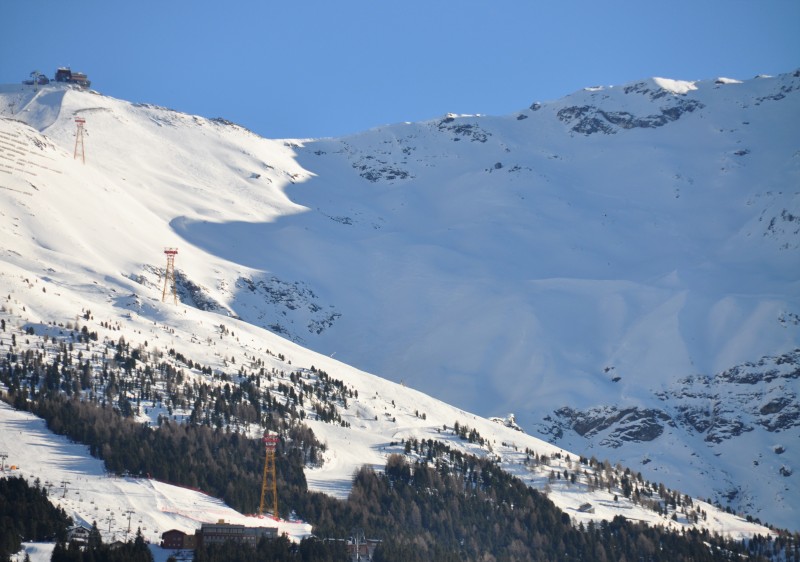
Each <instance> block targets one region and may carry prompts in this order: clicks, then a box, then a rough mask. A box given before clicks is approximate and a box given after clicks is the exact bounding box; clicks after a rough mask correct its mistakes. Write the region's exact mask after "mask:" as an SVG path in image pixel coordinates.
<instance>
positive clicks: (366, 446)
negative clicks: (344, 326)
mask: <svg viewBox="0 0 800 562" xmlns="http://www.w3.org/2000/svg"><path fill="white" fill-rule="evenodd" d="M26 292H27V294H28V296H29V297H30V298H29V299H28V301H27V302H35V303H38V304H40V305H41V304H43V303H45V302H47V301H48V300H52V299H53V297H48V296H47V295H48V293H41V292H40V291H39V290H38V287H36V288H33V287H32V288H30V289H29V290H28V291H26ZM40 295H41V296H40ZM15 296H17V295H16V294H15V295H12V299H11V300H10V301H7V302H6V303H4V309H5V312H4V313H3V314H2V319H3V320H4V321H5V325H6V327H7V330H6V331H4V332H0V344H2V345H3V347H4V348H5V349H10V348H11V342H12V338H16V340H17V341H18V342H20V344H19V347H17V348H15V349H16V350H17V351H18V352H19V353H24V352H25V351H26V350H28V349H31V350H40V349H43V350H45V351H46V352H48V353H49V352H55V351H56V350H58V349H59V347H60V342H61V341H64V342H67V341H73V339H74V338H73V336H72V335H70V330H69V329H67V328H65V327H60V326H57V325H53V324H49V325H46V323H42V322H37V321H36V320H34V318H35V316H34V315H33V313H31V312H30V311H29V310H27V308H28V307H27V306H26V307H25V310H21V309H20V302H19V301H16V300H15V298H14V297H15ZM154 305H155V306H157V307H160V308H163V309H164V310H165V312H166V316H167V318H166V320H165V323H164V324H160V323H153V322H152V321H150V320H147V319H145V318H144V317H142V316H139V315H135V314H134V315H132V316H131V318H129V319H128V321H126V322H125V323H124V324H122V323H121V324H119V325H111V326H109V324H106V323H105V321H97V322H94V321H92V322H91V323H92V327H93V328H94V327H96V328H97V330H98V333H99V336H100V340H101V341H100V342H98V343H96V344H88V345H86V347H84V344H81V345H79V346H76V349H75V350H74V354H75V356H76V358H77V354H78V353H80V352H83V353H84V354H85V355H84V356H89V355H97V356H102V352H101V350H102V346H103V345H104V343H102V340H108V339H111V338H113V337H116V338H119V337H120V336H122V337H124V338H125V340H126V341H127V342H129V343H130V344H131V345H132V346H138V345H140V343H141V342H142V341H143V340H147V341H149V342H151V343H150V345H149V347H150V348H151V349H153V346H154V345H155V344H157V343H161V342H160V340H162V339H163V338H164V334H168V340H169V341H168V344H169V345H170V346H174V347H175V349H176V350H179V351H180V352H181V353H185V354H187V355H191V356H193V357H195V358H196V359H200V360H202V361H207V362H208V364H209V365H211V366H213V368H214V369H215V370H216V369H223V368H224V367H225V365H227V364H233V363H234V362H235V363H236V364H239V365H242V364H246V363H247V359H248V357H249V358H252V357H254V356H260V357H263V358H264V360H265V365H266V366H267V368H273V367H274V368H275V370H274V371H273V372H276V373H277V372H279V371H278V367H283V368H288V366H289V365H290V363H291V365H292V367H291V368H293V369H295V370H296V372H300V373H302V376H307V377H310V376H312V371H311V370H310V368H311V366H312V365H314V366H315V368H316V369H324V370H325V371H327V372H328V373H330V375H332V376H334V377H336V378H337V379H339V380H342V381H343V382H344V383H345V384H346V386H347V388H349V389H353V390H354V391H356V392H357V395H358V397H357V398H355V399H353V400H349V401H348V405H347V406H346V407H343V408H341V413H342V417H343V419H344V421H346V422H347V423H348V424H349V427H344V426H342V425H339V424H331V423H323V422H321V421H319V420H314V419H313V415H312V414H311V412H312V408H311V404H310V403H307V405H306V408H307V411H308V414H307V415H308V419H309V421H308V424H309V426H310V427H311V428H312V429H313V430H314V432H315V434H316V435H317V437H318V438H319V439H320V440H321V441H323V442H324V443H325V444H326V445H327V451H326V452H325V454H324V457H325V458H324V462H323V463H322V464H321V465H319V466H315V467H308V468H307V469H306V477H307V480H308V482H309V487H310V488H311V489H314V490H319V491H322V492H325V493H328V494H331V495H333V496H335V497H341V498H346V497H347V494H348V493H349V490H350V487H351V480H352V476H353V473H354V472H355V471H356V470H357V469H358V468H359V467H361V466H363V465H368V466H369V465H371V466H373V467H375V468H376V469H381V468H382V467H383V465H384V463H385V461H386V457H387V456H388V455H389V454H392V453H402V452H403V445H402V444H401V443H402V441H403V440H409V439H418V440H427V439H434V440H440V441H443V442H445V443H447V444H448V445H450V446H451V447H452V448H454V449H457V450H462V451H464V452H468V453H471V454H476V455H479V456H482V457H483V456H491V457H492V458H494V459H496V461H497V462H498V463H500V465H501V466H502V467H504V468H505V469H506V470H507V471H509V472H511V473H512V474H515V475H517V476H518V477H519V478H521V479H522V480H523V481H525V482H527V483H528V484H529V485H531V486H534V487H536V488H539V489H541V490H547V493H548V494H549V497H550V498H551V499H552V500H553V501H554V502H555V503H556V505H558V506H560V507H561V509H563V510H564V511H565V512H566V513H568V514H569V516H570V517H571V518H572V519H573V520H575V521H576V522H583V523H587V522H589V521H591V520H594V521H599V520H603V519H606V520H610V519H612V518H613V517H615V516H616V515H623V516H625V517H628V518H630V519H635V520H640V521H647V522H650V523H652V524H658V525H663V526H666V527H671V528H674V529H681V528H691V527H694V526H700V527H704V528H708V529H711V530H712V531H716V532H719V533H722V534H725V535H728V536H731V537H735V538H742V537H746V536H752V535H754V534H762V535H764V534H766V533H769V530H768V529H766V528H765V527H763V526H761V525H757V524H754V523H751V522H747V521H745V520H744V519H743V518H742V517H740V516H735V515H732V514H728V513H725V512H723V511H721V510H719V509H717V508H715V507H713V506H711V505H709V504H707V503H706V502H704V501H700V500H694V502H693V506H692V508H691V509H689V508H686V509H685V510H684V509H683V508H681V509H680V510H679V511H677V512H676V513H675V518H674V519H673V518H672V517H671V515H670V514H659V513H656V511H654V510H653V509H651V508H648V507H647V506H644V505H642V504H638V503H634V502H632V501H631V500H629V499H627V498H625V497H622V494H621V492H620V490H619V489H618V488H617V487H614V488H612V489H610V490H608V489H605V488H603V487H600V488H597V489H592V488H590V487H589V486H588V485H587V483H586V482H584V480H583V477H580V478H579V480H578V481H577V482H570V481H568V480H567V479H566V478H562V477H561V476H560V473H562V472H564V471H565V470H570V471H576V474H577V473H580V472H582V471H583V470H586V471H587V472H588V473H589V474H591V475H594V474H595V473H596V474H600V473H601V469H599V468H589V467H588V466H584V465H581V464H579V462H578V456H577V455H575V454H570V453H568V452H567V451H564V450H563V449H560V448H558V447H556V446H553V445H550V444H548V443H546V442H544V441H541V440H540V439H537V438H535V437H533V436H530V435H526V434H524V433H522V432H520V431H519V430H518V429H515V428H513V427H509V426H507V425H506V424H503V423H498V422H496V421H490V420H487V419H484V418H481V417H479V416H476V415H473V414H470V413H468V412H465V411H463V410H461V409H458V408H455V407H453V406H450V405H447V404H445V403H443V402H440V401H438V400H436V399H434V398H431V397H429V396H427V395H424V394H422V393H420V392H419V391H416V390H413V389H410V388H407V387H404V386H402V385H398V384H397V383H393V382H390V381H387V380H385V379H381V378H378V377H375V376H374V375H370V374H367V373H364V372H361V371H358V370H357V369H354V368H352V367H349V366H347V365H344V364H342V363H339V362H338V361H336V360H334V359H331V358H329V357H325V356H321V355H318V354H316V353H314V352H311V351H308V350H306V349H303V348H301V347H298V346H296V345H294V344H292V343H290V342H288V341H286V340H282V339H281V338H280V337H278V336H275V335H274V334H271V333H269V332H266V331H264V330H262V329H259V328H255V327H253V326H250V325H248V324H245V323H242V322H239V321H235V320H234V321H228V322H226V325H227V326H228V328H230V330H231V332H230V338H231V339H232V341H230V342H226V341H221V342H218V343H215V344H214V345H209V344H208V343H207V342H208V339H209V337H211V338H213V336H214V335H216V334H217V333H218V331H217V326H215V325H213V324H210V323H209V322H208V320H209V317H210V316H213V315H212V314H210V313H208V312H204V311H198V310H195V309H186V308H184V309H183V310H181V309H177V310H176V309H174V308H175V307H174V305H164V304H161V303H158V302H154ZM170 308H172V309H173V310H170ZM111 310H113V306H109V305H106V306H103V305H102V304H100V305H99V308H98V309H95V310H94V311H93V314H101V313H105V312H109V311H111ZM181 316H185V317H184V318H181ZM12 326H16V327H13V328H12ZM23 326H24V327H32V326H36V328H37V335H31V334H28V333H25V331H24V330H23V329H22V327H23ZM45 336H46V337H45ZM214 339H216V338H214ZM23 340H24V344H22V342H23ZM154 342H155V343H154ZM234 342H235V343H234ZM264 346H268V347H267V348H265V347H264ZM267 350H269V351H267ZM254 354H257V355H254ZM221 355H223V356H221ZM281 356H283V357H284V359H280V357H281ZM228 362H230V363H228ZM187 371H188V372H189V373H191V376H198V377H199V376H201V375H200V374H199V373H198V372H197V370H192V369H187ZM223 372H224V371H223ZM207 380H208V381H209V382H210V381H211V380H212V377H207ZM289 380H290V377H289V375H288V374H284V375H282V376H281V375H276V376H275V377H274V383H273V384H274V385H276V386H277V385H278V384H279V381H280V382H283V383H288V382H289ZM216 384H220V385H221V384H223V383H222V382H221V381H219V380H217V382H216ZM160 389H161V390H162V392H163V387H161V388H160ZM142 406H143V409H144V411H145V412H147V414H146V417H144V418H143V420H146V419H148V418H149V419H150V420H151V421H153V422H155V420H156V419H157V418H158V416H160V415H166V414H167V412H166V408H165V407H164V406H163V405H161V404H159V403H156V401H155V400H154V401H152V402H150V401H147V400H145V401H143V403H142ZM173 414H174V415H175V416H177V417H178V419H180V418H182V417H183V416H185V415H187V414H188V412H182V411H179V410H174V411H173ZM455 423H458V424H460V425H461V426H469V427H470V428H472V429H474V430H476V431H477V432H478V434H480V436H482V437H483V438H485V440H486V442H485V444H484V445H480V444H478V443H473V442H468V441H465V440H463V439H460V438H459V437H457V436H456V435H455V434H454V433H453V425H454V424H455ZM446 427H449V430H448V429H445V428H446ZM0 429H2V431H0V450H2V451H4V452H6V453H7V455H8V457H7V459H6V462H7V463H8V465H15V466H16V468H15V469H14V470H11V471H10V474H14V475H22V476H24V477H26V478H27V479H29V480H31V481H33V480H35V479H36V478H38V479H39V481H40V483H42V484H43V485H45V486H47V487H48V488H49V489H50V495H51V498H52V499H53V501H54V502H55V503H56V504H57V505H60V506H62V507H64V509H65V510H66V511H67V513H68V514H70V515H71V516H72V517H73V518H74V519H76V521H78V522H83V523H89V524H91V522H92V521H97V522H98V526H99V527H100V529H101V531H102V532H103V534H104V535H105V538H106V539H108V540H112V539H115V538H117V539H118V538H121V537H123V536H124V535H125V533H126V532H127V514H128V511H129V510H130V511H132V512H133V513H132V517H131V521H132V522H131V526H132V527H131V528H132V529H135V528H137V527H139V526H140V527H141V528H142V531H143V533H144V534H145V537H146V538H147V539H148V540H150V541H151V542H153V543H157V542H158V540H159V539H160V535H161V533H163V532H164V531H166V530H169V529H172V528H177V529H181V530H184V531H191V530H193V529H195V528H197V527H199V524H200V523H202V522H214V521H217V520H219V519H224V520H226V521H229V522H234V523H241V524H245V525H249V526H261V525H266V526H275V525H277V526H278V527H279V529H280V531H281V532H286V533H288V534H289V535H290V536H292V537H294V538H301V537H303V536H306V535H308V534H309V533H310V532H311V527H310V525H308V524H307V523H303V522H302V521H295V522H292V521H283V520H281V521H277V522H276V521H274V520H273V519H271V518H266V519H258V518H253V517H245V516H243V515H241V514H238V513H236V512H235V511H233V510H232V509H230V508H229V507H227V506H226V505H224V504H223V503H222V502H220V501H219V500H216V499H214V498H211V497H209V496H206V495H204V494H202V493H200V492H197V491H193V490H187V489H184V488H180V487H176V486H170V485H168V484H164V483H161V482H158V481H154V480H149V479H136V478H129V477H125V478H121V477H116V476H113V475H108V474H106V473H105V471H104V470H103V466H102V462H101V461H99V460H97V459H94V458H92V457H90V456H89V455H88V448H87V447H85V446H83V445H77V444H73V443H70V442H69V441H68V440H66V439H65V438H63V437H59V436H55V435H53V434H52V433H50V432H49V431H48V430H47V429H46V428H45V426H44V422H43V421H42V420H40V419H38V418H36V417H34V416H32V415H31V414H28V413H24V412H19V411H16V410H14V409H13V408H11V407H10V406H8V405H7V404H5V403H2V402H0ZM250 432H251V434H252V436H253V437H257V436H258V435H259V433H260V429H259V428H257V427H252V428H251V429H250ZM527 450H529V451H533V452H534V453H535V454H536V455H537V456H538V457H539V458H540V459H541V462H535V463H534V462H531V459H530V458H529V455H528V454H527V453H526V451H527ZM413 456H414V454H413V453H412V457H413ZM610 470H612V471H613V470H614V469H613V468H612V469H610ZM553 471H556V472H558V473H559V477H558V478H557V479H555V478H552V477H551V476H550V473H551V472H553ZM65 482H66V485H65ZM65 488H66V490H65ZM615 496H619V497H615ZM586 502H590V503H592V505H593V506H595V512H594V513H582V512H580V511H579V509H578V508H579V506H581V505H582V504H584V503H586ZM701 511H705V512H706V514H707V516H706V517H705V518H704V519H701V520H699V521H693V520H692V514H694V513H700V512H701ZM298 515H299V516H300V517H301V518H302V515H303V514H302V513H301V514H298Z"/></svg>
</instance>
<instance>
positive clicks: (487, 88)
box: [0, 0, 800, 138]
mask: <svg viewBox="0 0 800 562" xmlns="http://www.w3.org/2000/svg"><path fill="white" fill-rule="evenodd" d="M66 65H68V66H71V67H72V69H73V70H77V71H83V72H86V73H87V74H88V75H89V78H90V79H91V80H92V86H93V88H95V89H96V90H98V91H99V92H101V93H104V94H107V95H110V96H114V97H117V98H122V99H126V100H129V101H133V102H147V103H153V104H157V105H162V106H167V107H171V108H173V109H177V110H180V111H184V112H187V113H194V114H199V115H203V116H206V117H224V118H226V119H229V120H231V121H235V122H237V123H239V124H241V125H244V126H246V127H248V128H249V129H252V130H253V131H255V132H257V133H259V134H261V135H263V136H266V137H270V138H287V137H322V136H339V135H344V134H348V133H353V132H358V131H362V130H365V129H369V128H372V127H377V126H380V125H384V124H387V123H397V122H401V121H420V120H425V119H432V118H435V117H438V116H440V115H442V114H444V113H447V112H454V113H482V114H489V115H505V114H508V113H512V112H514V111H517V110H519V109H522V108H524V107H527V106H528V105H530V104H531V103H532V102H533V101H537V100H539V101H546V100H551V99H557V98H560V97H562V96H564V95H567V94H569V93H571V92H573V91H575V90H578V89H580V88H583V87H585V86H593V85H616V84H621V83H625V82H629V81H632V80H638V79H641V78H647V77H650V76H661V77H666V78H676V79H683V80H697V79H704V78H715V77H718V76H726V77H730V78H739V79H743V78H750V77H752V76H754V75H756V74H778V73H781V72H789V71H793V70H795V69H797V68H799V67H800V1H799V0H673V1H670V2H649V1H646V0H645V1H642V0H638V1H620V0H604V1H597V0H585V1H584V0H536V1H534V0H513V1H512V0H481V1H478V0H426V1H418V0H404V1H402V2H401V1H393V2H390V1H388V0H341V1H339V2H334V1H331V0H288V1H285V2H274V1H269V0H251V1H244V0H228V1H225V2H222V1H216V2H210V1H206V0H158V1H154V0H138V1H134V2H118V1H115V0H101V1H97V0H70V1H64V0H35V1H34V0H4V1H3V2H2V4H0V83H14V82H20V81H22V80H24V79H26V78H27V77H28V76H29V74H30V72H31V71H32V70H35V69H36V70H40V71H42V72H44V73H45V74H47V75H48V76H51V77H52V75H53V74H54V73H55V69H56V68H57V67H58V66H66Z"/></svg>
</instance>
